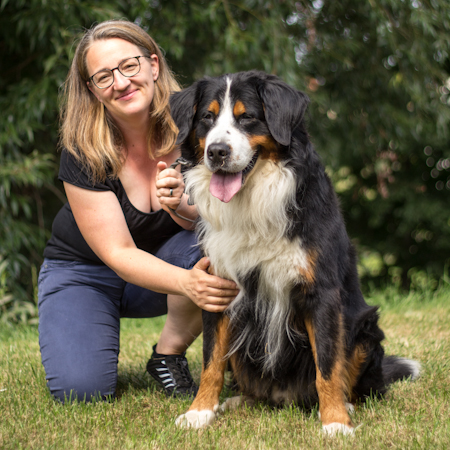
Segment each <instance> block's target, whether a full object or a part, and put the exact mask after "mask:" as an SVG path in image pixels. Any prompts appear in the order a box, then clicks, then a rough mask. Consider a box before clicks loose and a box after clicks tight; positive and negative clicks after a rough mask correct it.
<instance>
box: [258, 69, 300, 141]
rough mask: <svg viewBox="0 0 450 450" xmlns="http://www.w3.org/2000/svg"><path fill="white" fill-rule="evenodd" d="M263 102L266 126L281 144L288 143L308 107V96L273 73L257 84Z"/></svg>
mask: <svg viewBox="0 0 450 450" xmlns="http://www.w3.org/2000/svg"><path fill="white" fill-rule="evenodd" d="M258 93H259V96H260V98H261V100H262V102H263V104H264V111H265V112H264V113H265V116H266V122H267V126H268V127H269V131H270V133H271V135H272V136H273V138H274V139H275V140H276V141H277V142H279V143H280V144H281V145H289V144H290V142H291V137H292V131H293V130H294V129H295V128H296V127H297V126H298V125H299V123H300V121H301V120H302V118H303V115H304V114H305V111H306V108H307V107H308V103H309V98H308V96H307V95H306V94H304V93H303V92H301V91H297V90H296V89H294V88H292V87H291V86H289V85H288V84H286V83H284V82H283V81H281V80H280V79H279V78H278V77H275V76H273V75H269V76H267V78H266V79H265V80H264V82H263V83H261V84H259V86H258Z"/></svg>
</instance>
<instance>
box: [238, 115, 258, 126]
mask: <svg viewBox="0 0 450 450" xmlns="http://www.w3.org/2000/svg"><path fill="white" fill-rule="evenodd" d="M253 120H255V118H254V117H253V116H251V115H250V114H248V113H244V114H241V115H240V116H239V123H242V124H246V123H250V122H252V121H253Z"/></svg>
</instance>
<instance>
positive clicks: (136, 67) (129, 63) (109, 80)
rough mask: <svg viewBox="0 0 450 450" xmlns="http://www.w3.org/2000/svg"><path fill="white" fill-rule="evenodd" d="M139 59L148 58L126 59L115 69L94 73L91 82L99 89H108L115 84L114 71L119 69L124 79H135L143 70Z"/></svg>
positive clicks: (135, 57)
mask: <svg viewBox="0 0 450 450" xmlns="http://www.w3.org/2000/svg"><path fill="white" fill-rule="evenodd" d="M139 58H147V56H134V57H133V58H127V59H124V60H123V61H122V62H121V63H120V64H119V65H118V66H117V67H114V69H103V70H100V71H99V72H97V73H94V75H92V77H90V78H89V80H92V82H93V83H94V84H95V85H96V86H97V87H98V88H99V89H106V88H108V87H110V86H111V85H112V84H113V83H114V71H115V70H116V69H117V70H118V71H119V72H120V73H121V74H122V75H123V76H124V77H127V78H129V77H134V76H135V75H137V74H138V73H139V71H140V70H141V63H140V61H139Z"/></svg>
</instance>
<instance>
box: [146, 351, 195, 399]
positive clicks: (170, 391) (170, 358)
mask: <svg viewBox="0 0 450 450" xmlns="http://www.w3.org/2000/svg"><path fill="white" fill-rule="evenodd" d="M185 355H186V352H184V353H182V354H181V355H159V354H158V353H156V344H155V345H154V346H153V354H152V357H151V358H150V359H149V360H148V363H147V372H148V373H149V374H150V375H151V376H152V377H153V378H154V379H155V380H156V381H157V383H158V384H160V385H161V386H162V387H163V388H164V392H165V394H166V395H167V396H168V397H169V396H173V397H177V396H179V395H191V396H193V397H195V396H196V395H197V392H198V386H197V385H196V384H195V382H194V380H193V379H192V376H191V372H189V366H188V362H187V359H186V357H185Z"/></svg>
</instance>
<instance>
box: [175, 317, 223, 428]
mask: <svg viewBox="0 0 450 450" xmlns="http://www.w3.org/2000/svg"><path fill="white" fill-rule="evenodd" d="M228 323H229V319H228V317H227V316H225V315H224V314H218V313H207V312H205V311H204V312H203V368H202V375H201V379H200V389H199V391H198V393H197V396H196V397H195V400H194V402H193V403H192V405H191V407H190V408H189V411H188V412H187V413H186V414H182V415H181V416H179V417H178V418H177V420H176V422H175V423H176V425H177V426H179V427H186V428H203V427H206V426H208V425H210V424H211V423H212V422H214V419H215V417H216V412H217V410H218V408H219V395H220V392H221V391H222V387H223V382H224V373H225V368H226V364H227V360H226V354H227V353H228V346H229V330H228Z"/></svg>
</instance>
